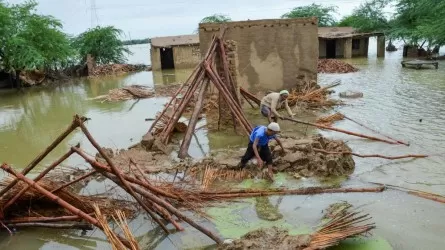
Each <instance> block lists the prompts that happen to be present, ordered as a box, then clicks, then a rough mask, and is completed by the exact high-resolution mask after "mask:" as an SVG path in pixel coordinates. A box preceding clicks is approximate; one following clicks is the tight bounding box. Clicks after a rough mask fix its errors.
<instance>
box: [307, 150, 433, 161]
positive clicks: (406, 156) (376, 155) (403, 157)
mask: <svg viewBox="0 0 445 250" xmlns="http://www.w3.org/2000/svg"><path fill="white" fill-rule="evenodd" d="M314 151H316V152H320V153H324V154H337V155H354V156H357V157H361V158H383V159H388V160H399V159H406V158H427V157H428V155H413V154H408V155H399V156H385V155H379V154H371V155H363V154H357V153H353V152H332V151H326V150H323V149H318V148H314Z"/></svg>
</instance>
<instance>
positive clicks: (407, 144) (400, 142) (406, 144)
mask: <svg viewBox="0 0 445 250" xmlns="http://www.w3.org/2000/svg"><path fill="white" fill-rule="evenodd" d="M343 116H344V117H345V119H348V120H350V121H351V122H354V123H356V124H358V125H360V126H362V127H364V128H366V129H368V130H370V131H372V132H374V133H377V134H379V135H382V136H384V137H386V138H388V139H390V140H393V141H395V142H397V143H399V144H403V145H405V146H409V143H407V142H403V141H400V140H397V139H394V138H392V137H390V136H387V135H385V134H382V133H381V132H379V131H376V130H375V129H372V128H370V127H368V126H366V125H364V124H362V123H360V122H358V121H356V120H353V119H352V118H350V117H347V116H346V115H343Z"/></svg>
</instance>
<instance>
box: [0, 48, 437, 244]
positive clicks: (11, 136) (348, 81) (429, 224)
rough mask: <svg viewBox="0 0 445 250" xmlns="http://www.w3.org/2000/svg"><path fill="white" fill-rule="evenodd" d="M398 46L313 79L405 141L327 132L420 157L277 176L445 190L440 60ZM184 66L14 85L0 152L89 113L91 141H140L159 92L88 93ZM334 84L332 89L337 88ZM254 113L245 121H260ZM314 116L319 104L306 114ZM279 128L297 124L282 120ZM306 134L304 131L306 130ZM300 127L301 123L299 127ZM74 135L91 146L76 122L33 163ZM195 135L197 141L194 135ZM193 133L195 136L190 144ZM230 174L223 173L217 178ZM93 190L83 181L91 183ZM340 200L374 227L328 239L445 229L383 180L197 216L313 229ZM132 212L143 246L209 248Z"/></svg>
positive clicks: (222, 228)
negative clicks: (330, 175)
mask: <svg viewBox="0 0 445 250" xmlns="http://www.w3.org/2000/svg"><path fill="white" fill-rule="evenodd" d="M132 50H133V51H134V52H135V53H134V54H133V55H132V56H131V57H130V63H145V64H149V60H148V61H147V58H149V47H148V46H140V45H137V46H134V47H132ZM400 61H401V52H400V51H399V52H395V53H387V56H386V58H385V59H377V58H376V57H375V41H371V43H370V56H369V58H366V59H351V60H349V62H350V63H352V64H353V65H355V66H356V67H358V68H360V71H359V72H356V73H350V74H321V75H319V82H320V83H321V84H329V83H331V82H333V81H334V80H338V79H340V80H341V82H342V85H341V86H339V87H337V88H336V89H335V90H336V91H337V93H338V92H340V91H344V90H353V91H354V90H355V91H361V92H363V93H364V97H363V98H361V99H356V100H346V104H347V105H345V106H341V107H338V108H336V111H339V112H342V113H344V114H346V115H347V116H348V117H350V118H352V119H356V120H358V121H360V122H362V123H363V124H366V125H367V126H369V127H372V128H374V129H376V130H378V131H381V132H382V133H384V134H388V135H390V136H392V137H395V138H397V139H399V140H402V141H408V142H410V143H411V146H410V147H406V146H401V145H387V144H384V143H380V142H370V141H367V140H362V139H357V138H354V137H351V136H348V135H343V134H339V133H336V132H322V133H323V134H324V135H326V136H328V137H331V138H337V139H342V140H345V141H347V142H348V145H350V147H351V148H352V149H353V151H355V152H358V153H361V154H374V153H376V154H384V155H402V154H411V153H412V154H429V155H432V156H431V157H429V158H426V159H417V160H399V161H389V160H383V159H374V158H371V159H369V158H367V159H361V158H357V157H356V158H354V160H355V161H356V163H357V164H356V170H355V172H354V174H353V175H352V176H350V177H349V178H340V179H333V180H316V179H306V180H305V179H303V180H298V181H297V180H294V179H293V178H292V177H289V176H286V175H282V174H278V175H277V176H276V181H275V183H274V184H273V185H274V186H292V187H294V186H295V187H302V186H314V185H317V186H318V185H332V184H336V185H342V186H364V185H367V184H366V182H380V183H386V184H392V185H397V186H402V187H407V188H413V189H417V190H423V191H427V192H433V193H437V194H441V195H445V191H444V190H445V189H444V188H443V187H444V186H445V168H443V166H444V165H445V159H444V153H445V146H443V145H442V143H443V142H444V138H445V127H444V126H443V121H444V117H445V77H443V76H444V74H445V64H443V63H440V64H439V69H438V70H435V69H425V70H415V69H408V68H402V67H401V65H400ZM189 72H190V71H188V70H182V71H168V72H141V73H136V74H132V75H127V76H119V77H105V78H101V79H80V80H74V81H73V82H72V83H64V84H60V85H57V86H48V87H36V88H30V89H25V90H23V91H20V92H17V91H16V90H8V91H3V90H2V91H1V92H0V141H1V144H0V161H1V162H7V163H9V164H11V165H12V166H13V167H14V168H15V169H17V170H19V169H23V168H24V166H26V165H27V164H28V163H29V162H30V161H31V160H32V159H33V158H34V157H35V156H36V155H37V154H38V153H40V152H41V151H42V150H43V149H44V148H45V147H46V146H47V145H48V144H49V143H50V142H51V141H52V140H53V139H54V138H55V137H56V136H57V135H58V134H59V133H60V132H61V131H63V130H64V129H65V128H66V127H67V126H68V125H69V123H70V121H71V120H72V116H73V115H74V114H76V113H77V114H82V115H85V116H86V117H89V118H91V120H90V121H88V123H87V127H88V129H89V130H90V131H91V133H92V134H93V136H94V137H95V138H96V139H97V141H98V142H99V143H100V144H101V145H102V146H104V147H110V148H114V149H120V148H126V147H128V146H130V145H132V144H134V143H137V142H138V141H139V140H140V138H141V136H142V135H143V134H144V133H145V132H146V131H147V129H148V128H149V126H150V122H146V121H145V118H152V117H154V115H155V113H156V112H157V111H158V110H159V109H161V107H162V104H163V103H165V102H166V101H167V98H154V99H145V100H140V101H134V100H130V101H125V102H119V103H101V102H98V101H94V100H91V98H94V97H96V96H98V95H103V94H106V93H107V92H108V90H110V89H114V88H118V87H122V86H125V85H131V84H139V85H147V86H153V87H154V88H156V86H159V85H166V84H172V83H175V82H181V81H184V80H185V79H186V78H187V76H188V73H189ZM336 95H337V94H334V97H335V96H336ZM249 113H252V114H250V115H249V117H252V118H253V119H252V120H253V122H254V123H260V122H262V120H261V119H260V118H258V117H254V115H253V114H254V113H255V112H252V111H249ZM304 115H305V117H303V118H304V119H311V117H314V116H315V115H316V114H304ZM283 126H284V127H285V132H284V133H293V132H294V131H293V130H298V131H299V132H301V133H303V132H302V130H303V129H305V128H304V127H295V126H294V125H292V124H290V123H285V124H283ZM335 126H337V127H339V128H343V129H348V130H352V131H356V132H359V133H364V134H371V135H375V134H374V133H373V132H370V131H368V130H366V129H365V128H363V127H360V126H358V125H356V124H354V123H352V122H350V121H347V120H345V121H340V122H337V123H336V124H335ZM308 131H309V133H310V132H311V131H310V130H308ZM308 131H304V132H305V133H306V132H308ZM78 142H80V143H81V146H82V148H84V149H85V150H87V151H88V152H90V153H92V154H94V152H95V151H94V150H93V148H92V146H91V145H89V143H87V141H86V138H85V137H84V136H83V135H82V134H81V133H80V132H79V131H76V132H74V133H73V135H71V136H70V137H68V138H67V139H66V140H65V141H64V142H63V143H62V144H61V145H60V146H59V147H58V148H57V149H56V150H55V151H54V152H53V153H52V154H50V155H49V157H48V158H47V159H45V160H44V161H43V162H42V163H41V164H40V165H39V166H38V167H37V170H39V169H42V168H43V167H44V166H46V165H47V164H49V163H51V162H52V161H53V160H55V159H56V158H57V157H58V156H60V155H61V154H63V153H65V152H66V151H67V150H68V149H69V147H70V146H72V145H75V144H77V143H78ZM198 142H199V143H198ZM240 143H241V144H244V143H243V141H242V139H241V140H240V139H239V138H236V137H233V136H232V137H228V136H227V135H225V134H207V131H206V130H205V129H202V130H199V131H198V140H194V141H192V146H191V149H190V153H191V154H192V155H193V156H195V157H201V156H202V155H204V154H207V153H208V152H209V151H210V150H213V149H216V148H221V147H227V146H236V145H240ZM198 144H199V145H198ZM64 164H66V165H74V166H78V167H86V164H85V163H84V162H83V161H82V160H81V159H79V158H76V157H72V158H70V159H68V160H67V161H66V162H65V163H64ZM105 185H106V184H105V183H100V182H97V181H94V183H93V184H91V186H93V187H96V188H97V189H103V188H104V186H105ZM226 185H227V184H226ZM233 185H243V186H258V185H259V186H264V185H267V184H266V183H264V182H261V181H253V180H248V181H245V182H243V183H242V184H235V183H234V184H233ZM93 191H94V190H83V192H93ZM339 201H348V202H350V203H351V204H353V205H354V206H360V209H361V210H362V211H364V212H366V213H370V215H371V216H372V217H373V221H374V222H375V223H376V225H377V228H376V229H375V230H374V231H373V235H372V236H370V237H369V238H367V239H358V240H352V241H347V242H345V243H343V244H341V245H340V246H338V247H337V249H443V248H444V243H445V242H444V240H443V235H445V227H444V226H443V224H444V223H445V219H444V216H443V214H445V206H444V205H443V204H441V203H436V202H433V201H430V200H425V199H422V198H418V197H416V196H412V195H408V194H406V193H404V192H400V191H395V190H388V191H385V192H383V193H376V194H324V195H317V196H285V197H271V198H266V199H264V198H263V199H246V200H244V202H241V203H236V204H226V205H221V206H218V207H215V208H209V209H208V211H207V212H208V213H209V214H210V215H211V216H213V218H214V219H213V223H212V222H208V221H205V220H204V219H199V220H198V222H199V223H203V224H204V225H206V226H207V227H209V228H210V229H211V230H213V231H215V232H218V233H219V234H220V235H221V236H223V237H225V238H236V237H240V236H241V235H243V234H245V233H247V232H248V231H250V230H253V229H257V228H261V227H269V226H274V225H276V226H281V227H285V228H288V229H290V230H291V232H292V233H307V232H311V231H312V230H313V229H314V227H315V226H317V225H318V223H319V220H320V218H321V217H322V211H323V210H324V209H325V208H327V207H328V206H329V204H332V203H334V202H339ZM144 217H145V215H141V216H139V217H138V218H137V219H135V220H134V221H132V222H131V223H130V226H131V228H132V230H133V232H134V234H135V236H136V237H137V239H138V240H139V241H140V245H141V247H142V248H143V249H153V248H154V249H197V248H204V247H208V248H210V249H211V248H212V242H211V240H209V239H208V238H206V237H205V236H203V235H202V234H200V233H199V232H197V231H196V230H195V229H193V228H190V227H186V230H185V231H184V232H180V233H175V234H172V235H170V236H169V237H168V238H167V237H165V236H164V235H163V234H162V232H161V231H160V230H159V228H153V226H152V224H151V223H150V222H147V220H144ZM104 239H105V238H104V235H103V234H102V233H101V232H99V231H97V230H95V231H93V232H87V233H86V235H82V234H81V232H80V231H76V230H57V231H56V230H50V229H47V230H46V229H45V230H42V229H29V230H20V231H19V232H17V233H16V234H15V235H14V236H12V237H10V236H9V235H8V234H7V233H4V232H1V233H0V248H1V249H44V250H47V249H56V248H62V249H110V247H109V245H108V244H107V242H106V241H105V240H104Z"/></svg>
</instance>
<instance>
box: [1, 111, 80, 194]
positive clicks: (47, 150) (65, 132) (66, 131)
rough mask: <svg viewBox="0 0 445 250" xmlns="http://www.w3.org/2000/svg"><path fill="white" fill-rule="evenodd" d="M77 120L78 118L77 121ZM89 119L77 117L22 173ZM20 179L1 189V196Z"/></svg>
mask: <svg viewBox="0 0 445 250" xmlns="http://www.w3.org/2000/svg"><path fill="white" fill-rule="evenodd" d="M76 120H78V121H77V122H76ZM86 120H87V119H86V118H85V117H78V116H77V115H76V117H75V118H74V120H73V122H72V123H71V125H70V126H69V127H68V128H66V129H65V131H63V132H62V134H60V135H59V137H57V138H56V139H55V140H54V141H53V142H52V143H51V144H50V145H49V146H48V147H47V148H46V149H45V150H44V151H43V152H42V153H40V154H39V155H38V156H37V157H36V158H35V159H34V160H33V161H32V162H31V163H29V165H28V166H26V168H25V169H23V170H22V174H23V175H26V174H27V173H29V171H31V170H32V169H33V168H34V167H35V166H37V164H39V163H40V162H41V161H42V160H43V159H44V158H45V157H46V156H47V155H48V154H49V153H50V152H51V151H53V150H54V148H56V147H57V145H59V144H60V143H61V142H62V141H63V139H65V138H66V137H67V136H68V135H69V134H70V133H71V132H73V131H74V130H75V129H76V128H78V127H79V123H81V124H83V123H84V122H85V121H86ZM17 182H18V180H17V179H15V180H13V181H12V182H11V183H9V185H8V186H6V187H5V188H4V189H3V190H1V191H0V197H2V196H3V195H4V194H5V193H6V192H8V191H9V190H10V189H11V188H12V187H13V186H14V185H15V184H17Z"/></svg>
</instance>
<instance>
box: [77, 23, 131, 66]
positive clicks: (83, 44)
mask: <svg viewBox="0 0 445 250" xmlns="http://www.w3.org/2000/svg"><path fill="white" fill-rule="evenodd" d="M121 34H122V31H121V30H119V29H116V28H115V27H113V26H107V27H100V26H98V27H96V28H92V29H89V30H87V31H86V32H84V33H82V34H80V35H79V36H77V37H76V38H74V41H73V47H74V48H75V49H76V50H77V52H78V54H79V56H80V59H81V61H82V62H85V61H86V57H87V55H88V54H90V55H91V56H92V57H94V58H95V60H96V63H98V64H109V63H124V62H125V61H126V55H127V54H131V52H130V50H129V49H128V48H126V47H125V46H124V43H123V42H122V41H121V40H120V38H119V37H120V35H121Z"/></svg>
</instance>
